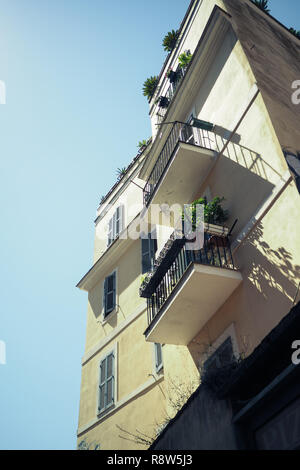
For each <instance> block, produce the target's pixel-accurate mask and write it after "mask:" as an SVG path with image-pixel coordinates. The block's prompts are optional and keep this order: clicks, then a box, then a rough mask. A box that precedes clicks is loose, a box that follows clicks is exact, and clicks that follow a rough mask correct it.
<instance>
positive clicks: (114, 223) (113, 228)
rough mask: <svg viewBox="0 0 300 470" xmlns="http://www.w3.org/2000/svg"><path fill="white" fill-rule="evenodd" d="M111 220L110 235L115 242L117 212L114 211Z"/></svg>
mask: <svg viewBox="0 0 300 470" xmlns="http://www.w3.org/2000/svg"><path fill="white" fill-rule="evenodd" d="M112 219H113V221H112V234H113V240H115V239H116V237H117V211H115V213H114V215H113V218H112Z"/></svg>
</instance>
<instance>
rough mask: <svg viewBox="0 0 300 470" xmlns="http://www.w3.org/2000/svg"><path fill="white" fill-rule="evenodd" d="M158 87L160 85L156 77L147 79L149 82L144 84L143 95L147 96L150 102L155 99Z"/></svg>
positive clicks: (146, 81)
mask: <svg viewBox="0 0 300 470" xmlns="http://www.w3.org/2000/svg"><path fill="white" fill-rule="evenodd" d="M157 85H158V77H157V76H156V75H154V77H149V78H147V80H145V82H144V84H143V95H144V96H147V98H148V100H149V101H150V100H151V98H152V97H153V95H154V93H155V90H156V87H157Z"/></svg>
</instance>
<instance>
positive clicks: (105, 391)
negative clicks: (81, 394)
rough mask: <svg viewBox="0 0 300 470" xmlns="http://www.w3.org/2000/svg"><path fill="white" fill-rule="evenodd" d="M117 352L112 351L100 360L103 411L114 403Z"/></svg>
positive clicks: (100, 401) (100, 406)
mask: <svg viewBox="0 0 300 470" xmlns="http://www.w3.org/2000/svg"><path fill="white" fill-rule="evenodd" d="M114 369H115V353H114V352H111V353H110V354H108V355H107V356H106V357H105V358H104V359H103V360H102V361H101V362H100V384H99V406H98V412H99V413H101V412H103V411H105V410H106V409H107V408H110V407H111V406H112V405H113V404H114V400H115V397H114V395H115V394H114V389H115V375H114V374H115V371H114Z"/></svg>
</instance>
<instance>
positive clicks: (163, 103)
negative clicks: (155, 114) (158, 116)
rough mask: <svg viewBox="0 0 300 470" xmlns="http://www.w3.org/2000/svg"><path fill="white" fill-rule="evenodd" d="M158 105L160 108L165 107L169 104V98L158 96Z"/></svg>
mask: <svg viewBox="0 0 300 470" xmlns="http://www.w3.org/2000/svg"><path fill="white" fill-rule="evenodd" d="M158 106H159V107H160V108H167V107H168V106H169V98H167V97H166V96H160V97H159V100H158Z"/></svg>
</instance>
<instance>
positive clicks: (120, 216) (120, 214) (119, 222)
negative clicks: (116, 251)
mask: <svg viewBox="0 0 300 470" xmlns="http://www.w3.org/2000/svg"><path fill="white" fill-rule="evenodd" d="M123 229H124V205H123V204H121V205H120V206H119V207H118V208H117V210H116V236H118V235H120V233H121V232H122V231H123Z"/></svg>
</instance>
